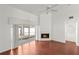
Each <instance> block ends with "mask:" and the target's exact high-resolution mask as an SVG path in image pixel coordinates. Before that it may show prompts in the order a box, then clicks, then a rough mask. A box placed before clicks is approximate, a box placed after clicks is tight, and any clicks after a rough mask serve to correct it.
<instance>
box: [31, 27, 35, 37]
mask: <svg viewBox="0 0 79 59" xmlns="http://www.w3.org/2000/svg"><path fill="white" fill-rule="evenodd" d="M33 35H35V28H34V27H33V28H30V36H33Z"/></svg>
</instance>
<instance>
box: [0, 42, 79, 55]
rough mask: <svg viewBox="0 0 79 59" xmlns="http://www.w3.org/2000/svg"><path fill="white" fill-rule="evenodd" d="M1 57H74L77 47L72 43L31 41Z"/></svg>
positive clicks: (77, 50) (78, 52) (78, 51)
mask: <svg viewBox="0 0 79 59" xmlns="http://www.w3.org/2000/svg"><path fill="white" fill-rule="evenodd" d="M1 54H3V55H76V54H79V47H77V46H76V44H75V43H74V42H69V41H66V43H60V42H56V41H32V42H30V43H27V44H24V45H21V46H19V47H17V48H16V49H13V50H11V51H7V52H4V53H1Z"/></svg>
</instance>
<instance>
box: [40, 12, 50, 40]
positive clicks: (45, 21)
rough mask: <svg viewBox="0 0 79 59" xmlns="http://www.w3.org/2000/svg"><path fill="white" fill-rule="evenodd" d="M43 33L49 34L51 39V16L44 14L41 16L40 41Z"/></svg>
mask: <svg viewBox="0 0 79 59" xmlns="http://www.w3.org/2000/svg"><path fill="white" fill-rule="evenodd" d="M41 33H49V37H50V39H51V14H46V13H43V14H41V15H40V34H39V36H40V39H41Z"/></svg>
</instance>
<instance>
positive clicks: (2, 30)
mask: <svg viewBox="0 0 79 59" xmlns="http://www.w3.org/2000/svg"><path fill="white" fill-rule="evenodd" d="M8 17H16V18H21V19H26V20H33V22H34V23H35V21H36V19H37V17H36V16H35V15H33V14H30V13H28V12H23V11H21V10H19V9H16V8H12V7H9V6H7V5H0V52H2V51H6V50H8V49H10V48H11V38H10V37H11V36H10V25H9V24H8Z"/></svg>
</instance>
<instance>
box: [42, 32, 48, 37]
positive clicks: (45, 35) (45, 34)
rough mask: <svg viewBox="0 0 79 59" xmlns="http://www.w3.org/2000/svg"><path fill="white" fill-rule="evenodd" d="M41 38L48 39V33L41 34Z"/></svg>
mask: <svg viewBox="0 0 79 59" xmlns="http://www.w3.org/2000/svg"><path fill="white" fill-rule="evenodd" d="M41 38H49V33H42V34H41Z"/></svg>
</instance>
